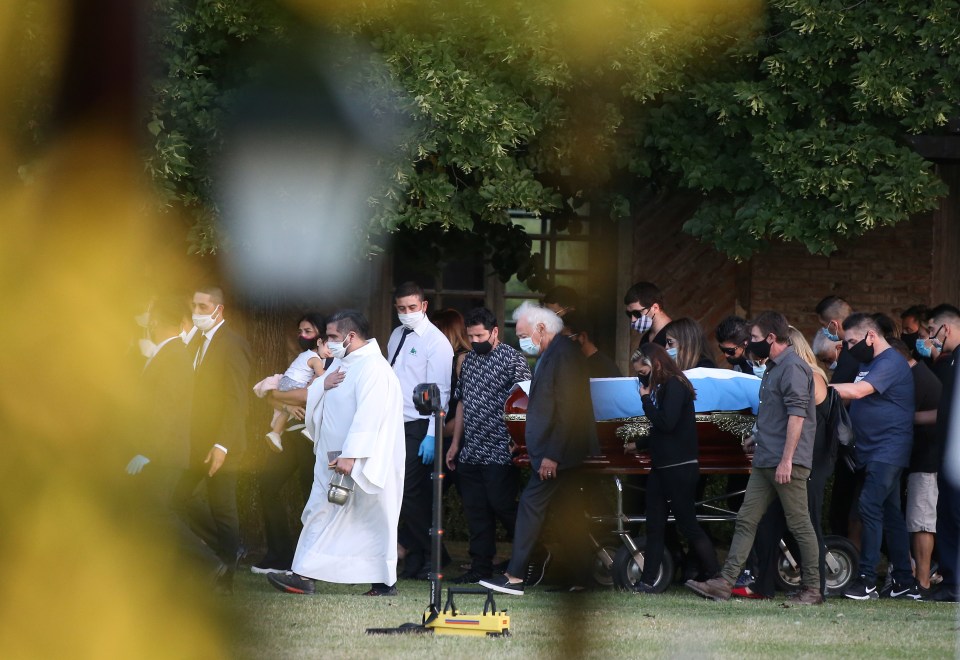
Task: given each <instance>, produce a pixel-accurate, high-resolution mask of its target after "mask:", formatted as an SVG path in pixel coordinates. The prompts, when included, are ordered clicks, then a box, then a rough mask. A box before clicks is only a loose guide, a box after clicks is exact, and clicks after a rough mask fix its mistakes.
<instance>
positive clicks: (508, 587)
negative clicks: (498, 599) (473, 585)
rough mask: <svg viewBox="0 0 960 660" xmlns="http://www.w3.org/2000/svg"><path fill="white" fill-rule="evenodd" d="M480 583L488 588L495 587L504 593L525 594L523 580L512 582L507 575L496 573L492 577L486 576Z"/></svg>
mask: <svg viewBox="0 0 960 660" xmlns="http://www.w3.org/2000/svg"><path fill="white" fill-rule="evenodd" d="M478 584H479V585H480V586H481V587H486V588H487V589H493V590H494V591H499V592H500V593H502V594H508V595H510V596H522V595H523V586H524V583H523V582H510V578H508V577H507V576H506V575H495V576H493V577H490V578H484V579H483V580H480V581H479V582H478Z"/></svg>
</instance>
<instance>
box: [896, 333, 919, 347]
mask: <svg viewBox="0 0 960 660" xmlns="http://www.w3.org/2000/svg"><path fill="white" fill-rule="evenodd" d="M919 338H920V333H919V332H904V333H903V334H902V335H900V339H902V340H903V343H904V344H906V345H907V346H909V347H910V348H913V347H914V346H916V345H917V339H919Z"/></svg>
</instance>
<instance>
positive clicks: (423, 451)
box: [417, 435, 435, 465]
mask: <svg viewBox="0 0 960 660" xmlns="http://www.w3.org/2000/svg"><path fill="white" fill-rule="evenodd" d="M434 442H435V439H434V437H433V436H432V435H428V436H426V437H425V438H424V439H423V442H421V443H420V451H418V452H417V456H419V457H420V458H422V459H423V464H424V465H430V464H431V463H433V450H434V446H433V445H434Z"/></svg>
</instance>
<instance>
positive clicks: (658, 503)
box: [640, 463, 719, 585]
mask: <svg viewBox="0 0 960 660" xmlns="http://www.w3.org/2000/svg"><path fill="white" fill-rule="evenodd" d="M699 480H700V467H699V466H698V465H697V464H696V463H691V464H689V465H677V466H675V467H668V468H657V469H654V470H651V471H650V476H649V477H648V478H647V547H646V553H645V557H644V563H643V574H642V575H641V576H640V579H641V581H643V582H646V583H647V584H651V585H652V584H653V583H654V582H655V581H656V579H657V573H658V572H659V570H660V563H661V562H662V561H663V553H664V546H665V543H664V541H665V539H666V527H667V516H668V514H669V513H670V511H673V516H674V518H675V519H676V521H677V527H678V528H679V529H680V533H681V534H683V537H684V538H685V539H686V540H687V543H688V544H689V545H690V551H691V553H692V554H693V555H695V556H696V558H697V561H698V563H699V565H700V566H701V568H702V570H703V572H704V573H706V574H707V575H709V576H711V577H712V576H714V575H715V574H716V573H717V571H718V569H719V564H718V563H717V553H716V551H714V549H713V544H712V543H711V542H710V539H709V537H708V536H707V534H706V533H705V532H704V531H703V528H702V527H700V523H699V522H697V508H696V499H695V498H696V494H697V483H698V482H699Z"/></svg>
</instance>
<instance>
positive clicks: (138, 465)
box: [127, 454, 150, 474]
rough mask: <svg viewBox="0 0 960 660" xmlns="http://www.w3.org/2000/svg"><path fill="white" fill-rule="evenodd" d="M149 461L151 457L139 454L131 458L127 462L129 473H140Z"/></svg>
mask: <svg viewBox="0 0 960 660" xmlns="http://www.w3.org/2000/svg"><path fill="white" fill-rule="evenodd" d="M149 462H150V459H149V458H147V457H146V456H141V455H140V454H137V455H136V456H134V457H133V458H131V459H130V462H129V463H127V474H140V470H142V469H143V466H144V465H146V464H147V463H149Z"/></svg>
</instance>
